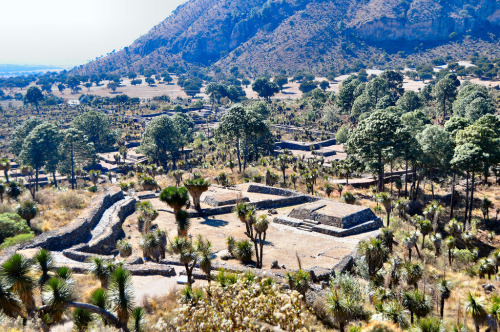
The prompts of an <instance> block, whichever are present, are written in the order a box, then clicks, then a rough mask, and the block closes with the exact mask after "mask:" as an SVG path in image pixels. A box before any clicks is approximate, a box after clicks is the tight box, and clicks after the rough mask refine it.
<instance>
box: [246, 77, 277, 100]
mask: <svg viewBox="0 0 500 332" xmlns="http://www.w3.org/2000/svg"><path fill="white" fill-rule="evenodd" d="M252 90H253V91H255V92H257V94H258V95H259V97H262V98H265V99H266V100H269V99H270V97H272V96H274V95H275V94H276V93H278V92H279V90H280V88H279V87H278V85H277V84H275V83H273V82H270V81H269V79H268V78H265V77H261V78H258V79H256V80H255V81H254V82H253V83H252Z"/></svg>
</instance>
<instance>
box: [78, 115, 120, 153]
mask: <svg viewBox="0 0 500 332" xmlns="http://www.w3.org/2000/svg"><path fill="white" fill-rule="evenodd" d="M72 127H73V128H75V129H77V130H79V131H81V132H82V133H83V134H84V135H85V136H87V139H88V141H89V142H90V143H93V144H94V147H95V149H96V151H97V152H106V151H109V150H110V149H111V148H112V147H113V145H114V144H115V143H116V141H117V140H118V137H119V136H120V133H119V131H118V130H113V129H112V127H111V121H110V119H109V116H107V115H106V114H104V113H101V112H95V111H88V112H85V113H83V114H82V115H79V116H77V117H76V118H75V119H74V120H73V122H72Z"/></svg>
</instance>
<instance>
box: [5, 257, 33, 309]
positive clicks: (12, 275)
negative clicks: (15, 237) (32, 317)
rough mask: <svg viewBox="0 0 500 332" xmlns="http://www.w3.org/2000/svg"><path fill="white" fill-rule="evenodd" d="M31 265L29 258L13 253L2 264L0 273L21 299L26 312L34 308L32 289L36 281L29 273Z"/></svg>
mask: <svg viewBox="0 0 500 332" xmlns="http://www.w3.org/2000/svg"><path fill="white" fill-rule="evenodd" d="M31 266H32V265H31V261H30V260H29V259H27V258H25V257H24V256H22V255H20V254H14V255H13V256H12V257H11V258H9V259H8V260H7V261H6V262H5V263H4V264H3V265H2V270H1V273H0V274H1V276H2V278H3V280H4V281H5V284H6V285H7V287H8V288H9V289H10V290H12V292H14V293H15V294H17V296H18V297H19V299H20V300H21V301H22V303H23V304H24V308H25V309H26V312H27V313H28V314H30V313H31V312H32V311H33V310H34V309H35V298H34V294H33V291H34V289H35V287H36V283H35V281H34V280H33V278H32V277H31V274H30V272H31Z"/></svg>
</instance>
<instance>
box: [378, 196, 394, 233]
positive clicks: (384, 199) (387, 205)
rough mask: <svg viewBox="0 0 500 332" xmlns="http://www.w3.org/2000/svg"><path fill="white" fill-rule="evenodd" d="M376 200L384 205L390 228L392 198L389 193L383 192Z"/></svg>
mask: <svg viewBox="0 0 500 332" xmlns="http://www.w3.org/2000/svg"><path fill="white" fill-rule="evenodd" d="M376 199H377V202H379V203H380V204H382V206H383V207H384V209H385V213H386V214H387V227H389V223H390V220H391V211H392V198H391V196H390V195H389V194H388V193H385V192H382V193H378V194H377V196H376Z"/></svg>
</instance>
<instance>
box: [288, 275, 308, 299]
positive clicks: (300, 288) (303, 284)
mask: <svg viewBox="0 0 500 332" xmlns="http://www.w3.org/2000/svg"><path fill="white" fill-rule="evenodd" d="M309 279H310V275H309V272H307V271H304V270H302V269H298V270H297V271H295V272H287V273H286V280H287V282H288V285H289V286H290V289H292V290H295V291H297V292H299V293H300V294H302V296H305V295H306V292H307V290H308V289H309Z"/></svg>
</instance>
